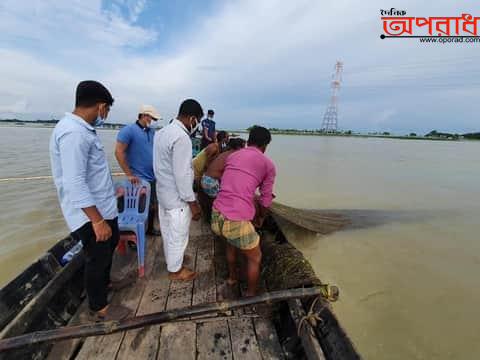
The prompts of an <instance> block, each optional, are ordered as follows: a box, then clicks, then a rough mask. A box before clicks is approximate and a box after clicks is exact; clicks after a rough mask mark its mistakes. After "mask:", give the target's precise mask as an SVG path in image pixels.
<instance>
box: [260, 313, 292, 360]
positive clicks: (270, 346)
mask: <svg viewBox="0 0 480 360" xmlns="http://www.w3.org/2000/svg"><path fill="white" fill-rule="evenodd" d="M253 324H254V326H255V334H256V336H257V341H258V346H259V348H260V353H261V354H262V358H263V360H274V359H284V358H285V356H284V354H283V350H282V347H281V345H280V341H279V339H278V335H277V331H276V330H275V327H274V326H273V323H272V322H271V320H269V319H265V318H263V317H259V318H256V319H253Z"/></svg>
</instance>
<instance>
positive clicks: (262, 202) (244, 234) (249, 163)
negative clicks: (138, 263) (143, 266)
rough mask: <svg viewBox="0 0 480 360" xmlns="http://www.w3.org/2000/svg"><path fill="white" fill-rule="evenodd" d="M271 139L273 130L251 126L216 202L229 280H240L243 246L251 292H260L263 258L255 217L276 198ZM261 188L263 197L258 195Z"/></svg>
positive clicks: (215, 222)
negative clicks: (269, 149)
mask: <svg viewBox="0 0 480 360" xmlns="http://www.w3.org/2000/svg"><path fill="white" fill-rule="evenodd" d="M271 140H272V136H271V135H270V131H268V130H267V129H265V128H264V127H261V126H254V127H253V128H252V130H250V134H249V136H248V147H247V148H245V149H241V150H238V151H237V152H235V153H233V154H231V155H230V156H229V157H228V159H227V160H226V162H225V170H224V173H223V176H222V179H221V183H220V192H219V193H218V196H217V198H216V199H215V201H214V203H213V211H212V230H213V232H214V233H215V234H217V235H218V236H221V237H223V238H225V239H226V240H227V262H228V269H229V278H228V279H227V283H228V284H229V285H233V284H235V283H236V282H237V281H238V274H237V267H236V260H237V251H238V250H240V251H241V253H242V254H244V255H245V257H246V258H247V278H248V290H247V293H246V295H247V296H254V295H255V294H256V291H257V286H258V279H259V277H260V263H261V260H262V252H261V250H260V236H259V235H258V234H257V232H256V231H255V227H254V225H253V224H252V221H253V219H254V218H255V212H256V208H257V206H258V210H259V213H260V214H261V215H260V218H262V217H263V216H262V215H263V214H265V213H266V209H267V208H269V207H270V205H271V204H272V199H273V184H274V182H275V175H276V170H275V165H274V164H273V162H272V160H270V159H269V158H268V157H267V156H265V154H264V153H265V150H266V148H267V145H268V144H269V143H270V141H271ZM257 188H259V190H260V197H259V198H256V197H255V192H256V190H257ZM257 218H259V217H258V216H257ZM261 222H262V221H261V220H260V221H259V222H258V224H256V225H261Z"/></svg>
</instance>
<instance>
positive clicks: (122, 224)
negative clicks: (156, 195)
mask: <svg viewBox="0 0 480 360" xmlns="http://www.w3.org/2000/svg"><path fill="white" fill-rule="evenodd" d="M150 191H151V190H150V184H149V183H148V182H147V181H145V180H142V181H141V183H140V184H139V185H138V186H135V185H132V183H131V182H130V181H128V180H122V181H119V182H117V183H115V192H116V194H117V199H118V198H121V197H123V202H119V214H118V227H119V230H120V231H132V232H133V233H135V236H136V244H137V257H138V276H139V277H143V276H144V275H145V232H146V230H147V221H148V211H149V209H150ZM142 198H144V199H145V202H143V201H141V200H143V199H142ZM143 203H144V205H143ZM121 205H123V206H121ZM130 239H131V238H129V239H127V238H126V237H121V238H120V241H119V244H118V247H117V249H118V251H119V252H120V253H121V254H125V249H126V242H127V241H128V240H130Z"/></svg>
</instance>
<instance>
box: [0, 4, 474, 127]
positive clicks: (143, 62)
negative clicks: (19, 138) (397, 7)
mask: <svg viewBox="0 0 480 360" xmlns="http://www.w3.org/2000/svg"><path fill="white" fill-rule="evenodd" d="M147 5H148V4H147V3H146V1H143V0H115V1H113V2H112V3H110V4H109V6H108V7H107V8H102V4H101V2H100V1H99V0H89V1H80V0H76V1H69V2H64V1H35V2H28V3H27V2H22V1H18V0H17V1H11V0H7V1H6V2H5V4H2V5H0V31H1V32H2V36H4V37H5V38H6V39H7V45H6V46H5V48H6V49H8V50H5V51H7V52H8V57H5V56H2V57H1V59H0V62H1V67H0V76H1V78H2V79H4V78H5V79H6V80H5V81H2V84H0V94H3V93H8V94H9V95H8V99H7V98H5V99H6V100H5V104H3V103H2V101H1V100H0V105H1V106H7V105H8V104H10V105H8V106H11V105H12V104H17V103H20V102H22V101H25V104H28V105H27V111H31V112H35V113H37V112H45V113H48V114H50V113H56V114H58V113H61V112H63V111H64V110H68V109H70V108H71V106H72V102H73V100H72V98H73V96H72V94H73V87H74V86H75V84H76V82H78V81H80V80H82V79H86V78H93V79H98V80H100V81H103V82H105V84H106V85H107V86H108V87H109V88H110V89H111V90H112V93H113V95H114V97H115V98H116V102H115V106H114V108H113V111H112V113H111V116H112V119H113V120H115V121H121V122H128V121H131V119H133V118H134V116H135V112H136V109H137V107H138V105H139V104H140V103H152V104H154V105H156V106H158V107H159V108H160V109H161V112H162V114H163V115H164V117H165V118H169V117H172V116H174V115H175V112H176V110H177V107H178V105H179V103H180V101H181V100H182V99H184V98H187V97H195V98H198V99H199V100H200V101H201V103H202V104H204V106H205V107H206V108H208V107H214V108H215V109H216V110H217V112H216V113H217V115H218V116H217V118H218V120H219V121H220V122H221V123H223V124H226V125H225V126H227V127H240V126H247V125H248V124H249V123H251V122H257V123H260V122H263V123H266V124H268V125H270V126H279V127H280V126H300V127H303V126H305V127H312V128H316V127H319V125H320V123H321V119H322V117H323V113H322V112H323V109H324V108H325V106H326V104H327V102H328V99H329V79H330V75H331V72H332V70H333V65H334V63H335V61H336V60H337V59H338V58H341V59H342V60H344V62H345V75H344V84H343V87H342V89H341V91H340V113H341V119H340V124H345V127H348V128H368V127H369V126H370V127H375V126H377V125H378V126H380V125H379V124H378V121H379V119H380V120H381V119H384V120H383V121H387V120H388V123H389V124H390V123H392V122H394V121H397V119H399V118H401V117H402V116H403V114H409V115H408V116H414V115H415V110H416V108H418V105H419V103H422V99H428V100H429V101H430V102H429V103H425V104H422V105H423V111H424V112H425V113H428V112H430V113H431V114H432V115H433V114H436V112H437V111H436V109H435V105H434V104H432V103H431V99H432V98H434V97H435V96H437V95H433V94H438V92H441V91H443V90H448V94H449V96H450V97H451V101H452V103H455V101H457V100H461V102H462V103H465V102H468V101H469V100H473V99H474V98H476V97H477V96H478V95H479V92H478V86H476V85H480V84H479V82H478V76H479V75H480V74H479V73H478V70H476V64H477V61H478V59H479V56H478V49H477V46H478V44H477V46H475V45H469V46H467V45H464V46H462V47H458V46H455V45H441V46H438V45H430V46H424V45H420V44H419V43H418V42H416V41H415V40H412V41H408V40H407V41H397V42H396V41H389V40H381V39H380V38H379V35H380V33H381V23H380V19H379V9H380V8H381V7H382V5H381V2H377V1H375V2H373V1H372V2H368V3H363V4H362V5H361V6H358V3H355V2H353V1H333V0H331V1H322V2H320V1H312V0H298V1H290V2H285V1H284V2H278V1H274V0H263V1H260V2H259V1H253V0H246V1H229V2H224V3H222V5H221V6H220V5H219V7H218V8H217V9H216V11H214V12H212V13H209V14H200V15H199V20H198V25H196V26H195V27H194V28H191V29H189V30H188V29H187V30H186V31H182V32H179V35H177V37H176V38H175V37H174V40H176V41H172V43H173V44H178V45H177V46H176V48H173V49H169V50H168V52H164V54H166V53H168V56H167V55H158V53H156V52H151V51H150V52H149V54H150V55H145V52H144V51H142V50H143V49H144V48H146V47H147V48H148V47H161V46H162V45H163V44H162V43H161V41H160V40H161V39H159V38H158V34H157V32H156V31H155V30H152V29H150V28H143V27H141V26H140V25H139V21H138V20H139V17H140V16H141V14H142V12H143V11H145V8H146V7H147ZM473 5H474V4H473V3H472V4H471V3H470V2H469V1H463V2H461V4H460V3H458V2H456V3H455V4H453V3H451V2H448V1H444V2H437V3H436V6H435V14H431V8H430V7H429V5H428V4H419V3H418V2H416V1H413V0H411V1H405V2H403V5H402V6H403V7H404V8H405V9H406V10H407V11H408V13H409V14H411V15H412V16H416V15H418V16H434V15H437V14H440V15H441V14H444V15H447V16H455V15H460V13H461V12H465V11H471V12H472V13H475V11H474V8H473ZM202 16H203V17H202ZM178 21H179V23H178V26H179V27H182V29H183V26H184V24H182V21H181V19H179V20H178ZM183 30H185V29H183ZM16 39H19V40H20V43H21V42H22V41H24V42H26V45H25V47H23V48H22V47H19V46H18V44H17V42H16V41H15V40H16ZM27 45H28V46H27ZM0 46H1V45H0ZM36 47H37V48H40V50H38V49H37V50H36V51H35V48H36ZM132 47H137V48H138V49H139V51H137V52H134V51H131V50H130V49H131V48H132ZM32 49H33V50H32ZM39 54H40V55H39ZM18 59H20V60H18ZM17 62H19V63H20V64H21V63H26V65H25V66H23V67H22V68H23V69H24V70H23V71H22V70H20V69H19V67H18V66H17V64H16V63H17ZM466 72H468V74H467V75H466ZM4 76H5V77H4ZM464 87H469V88H470V89H472V91H471V92H465V91H461V89H463V88H464ZM45 88H47V89H49V92H50V91H52V94H55V96H53V97H51V96H50V97H49V96H46V95H45V91H44V89H45ZM443 98H444V97H443ZM7 100H8V101H7ZM444 107H445V106H444ZM392 108H394V109H396V112H395V113H391V110H390V109H392ZM452 109H454V110H455V111H456V112H457V109H456V108H455V107H453V106H452ZM466 109H467V110H468V108H466ZM446 112H447V113H448V109H447V111H446ZM460 113H461V114H462V115H461V116H462V119H461V121H460V125H459V126H471V125H472V124H473V121H474V120H473V119H474V118H473V114H470V113H469V112H468V111H463V113H462V111H460ZM372 114H373V115H372ZM412 114H413V115H412ZM1 115H2V114H0V116H1ZM439 116H445V110H444V111H443V112H442V114H439ZM297 117H298V118H297ZM359 118H361V120H360V119H359ZM432 121H433V120H432ZM443 121H447V120H443ZM462 121H463V122H462ZM475 121H476V120H475ZM359 123H361V125H359ZM458 124H459V123H458V122H457V123H456V124H453V123H452V124H451V125H452V126H455V125H458ZM425 126H428V125H425ZM437 127H439V128H440V126H437Z"/></svg>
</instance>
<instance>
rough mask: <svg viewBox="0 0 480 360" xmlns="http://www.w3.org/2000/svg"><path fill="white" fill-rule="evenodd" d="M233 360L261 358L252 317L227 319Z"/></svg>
mask: <svg viewBox="0 0 480 360" xmlns="http://www.w3.org/2000/svg"><path fill="white" fill-rule="evenodd" d="M228 327H229V329H230V335H231V339H232V351H233V358H234V359H235V360H241V359H245V360H254V359H262V355H261V353H260V349H259V346H258V341H257V337H256V335H255V329H254V327H253V322H252V319H249V318H237V319H230V320H228Z"/></svg>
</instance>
